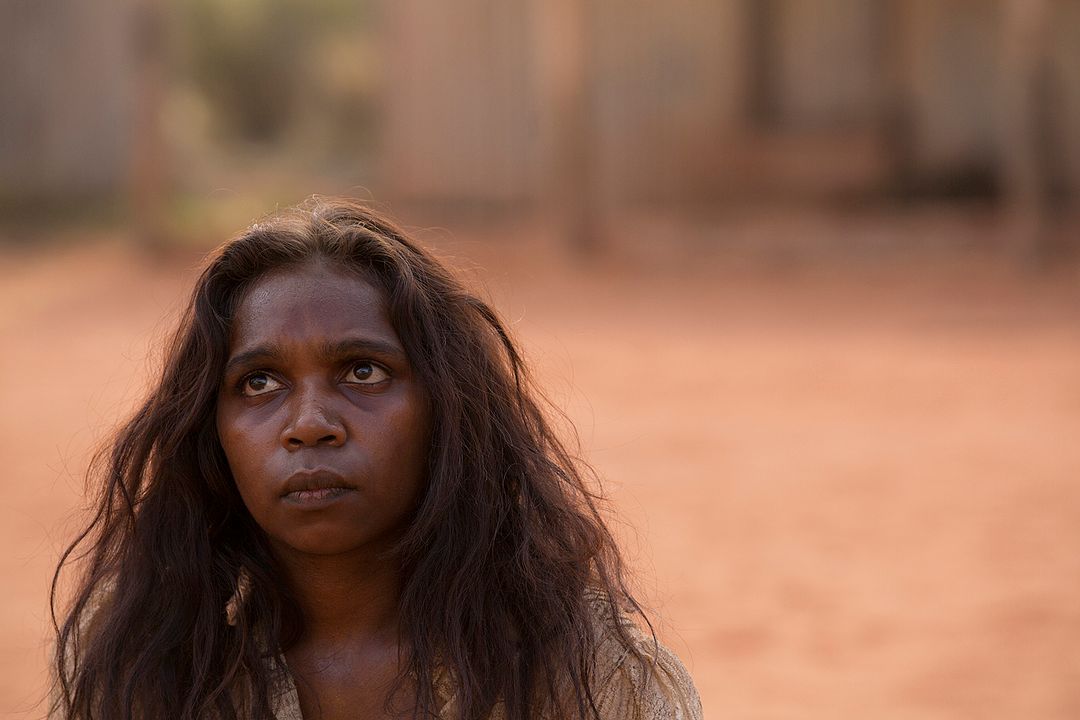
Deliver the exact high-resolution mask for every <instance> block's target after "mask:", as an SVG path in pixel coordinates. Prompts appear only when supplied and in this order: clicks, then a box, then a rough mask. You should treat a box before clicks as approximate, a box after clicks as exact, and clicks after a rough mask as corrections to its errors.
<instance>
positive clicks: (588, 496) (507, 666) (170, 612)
mask: <svg viewBox="0 0 1080 720" xmlns="http://www.w3.org/2000/svg"><path fill="white" fill-rule="evenodd" d="M313 260H322V261H328V262H330V263H334V264H336V265H337V266H340V267H344V268H348V269H351V270H356V271H358V272H360V273H362V274H363V277H365V278H368V279H370V281H371V282H372V283H373V284H374V285H376V287H378V288H379V289H380V290H381V291H382V292H383V294H384V295H385V298H386V300H387V307H388V311H389V314H390V319H391V322H392V324H393V327H394V329H395V330H396V331H397V333H398V336H399V337H400V338H401V341H402V342H403V344H404V346H405V350H406V352H407V353H408V356H409V358H410V361H411V363H412V365H413V367H414V368H415V370H416V372H417V373H418V377H419V378H420V379H421V382H422V383H423V385H424V387H425V388H426V390H427V392H428V394H429V396H430V398H431V403H432V414H433V418H434V420H433V428H432V441H431V446H430V451H429V457H428V465H427V478H426V486H425V488H424V490H423V491H422V496H421V497H420V499H419V501H418V506H417V508H416V511H415V514H414V516H413V517H412V519H411V521H410V523H409V526H408V527H407V529H406V531H405V534H404V536H403V538H402V539H401V541H400V545H399V547H398V550H399V551H400V552H399V553H397V554H396V557H397V558H399V561H400V562H401V568H402V576H403V588H402V591H401V596H400V605H399V611H400V618H401V621H400V627H401V633H402V637H401V641H402V643H401V647H402V648H403V649H404V655H403V661H402V669H401V672H400V674H399V676H398V678H397V688H398V689H400V688H403V687H406V686H407V687H411V688H415V689H416V693H417V706H416V707H417V715H418V716H422V717H434V716H435V715H436V714H437V710H438V705H437V695H436V692H435V687H436V682H437V681H438V680H440V678H441V679H442V681H445V682H449V684H450V686H451V688H452V690H453V692H454V693H455V695H456V698H457V702H458V707H459V708H460V713H461V717H462V718H463V720H480V719H481V718H485V717H487V716H488V715H489V714H490V713H491V711H492V709H493V708H494V707H495V706H496V705H499V704H501V705H502V708H503V711H504V712H505V714H506V717H507V718H508V719H510V720H526V718H534V717H537V716H538V715H539V714H541V713H548V712H555V713H557V714H559V715H560V716H563V717H567V716H570V715H577V716H579V717H580V718H583V719H584V718H588V717H592V716H595V715H596V714H597V709H596V696H595V691H596V689H597V688H596V678H595V677H594V676H593V675H592V674H591V670H592V668H593V666H594V662H595V659H596V656H597V650H598V647H599V645H600V643H601V641H602V638H601V637H600V633H599V632H598V630H597V627H596V623H595V621H594V618H595V617H596V613H597V609H596V604H597V603H598V602H599V603H601V604H602V605H603V606H604V610H605V611H606V612H610V613H619V612H633V613H637V614H639V615H641V617H642V618H644V614H643V613H642V611H641V607H640V606H639V605H638V603H637V602H636V601H635V600H634V598H633V596H632V594H631V592H630V591H629V589H628V587H627V583H626V581H625V579H624V570H623V564H622V561H621V559H620V555H619V551H618V549H617V546H616V543H615V541H614V539H613V537H612V535H611V533H610V532H609V530H608V528H607V527H606V526H605V523H604V521H603V517H602V514H601V503H602V498H601V497H600V496H599V495H598V494H597V492H596V491H595V490H594V489H592V486H591V482H589V477H590V475H589V474H588V472H587V468H586V466H584V465H582V464H581V462H580V461H578V460H576V459H575V458H574V457H573V456H572V455H571V453H569V452H568V451H567V449H566V447H565V446H564V445H563V444H562V443H561V442H560V439H559V438H558V437H557V436H556V433H555V432H554V431H553V428H552V426H551V424H550V422H549V420H548V418H547V417H546V411H545V408H546V407H547V405H546V404H545V403H543V402H542V401H541V397H542V396H541V395H539V394H538V393H537V392H536V391H535V390H534V389H533V387H532V386H531V384H530V382H529V379H528V377H527V374H526V368H525V365H524V363H523V361H522V358H521V355H520V354H519V351H518V349H517V347H516V345H515V344H514V342H513V341H512V340H511V338H510V336H509V334H508V332H507V330H506V328H505V326H504V325H503V324H502V323H501V321H500V320H499V318H498V317H497V315H496V314H495V312H494V311H493V310H492V309H491V308H490V307H489V306H488V305H487V304H485V303H484V302H482V301H481V300H480V299H478V298H477V297H476V296H475V295H474V294H471V293H470V292H468V291H467V290H466V289H465V288H464V286H463V285H462V284H461V283H460V282H459V281H458V280H457V279H455V277H454V276H453V275H452V274H451V273H450V272H448V271H447V269H446V268H445V267H444V266H443V265H442V264H440V262H439V261H437V260H436V259H435V258H434V257H433V256H432V255H431V254H429V253H428V252H427V251H426V250H424V249H422V248H421V247H419V246H418V245H417V244H415V243H414V242H413V241H412V240H410V239H409V238H408V237H407V236H406V235H405V233H403V232H402V231H401V230H400V229H398V228H397V227H395V226H394V225H393V224H391V223H390V222H388V221H387V220H386V219H384V218H382V217H380V216H379V215H378V214H377V213H375V212H373V211H372V210H370V209H368V208H366V207H363V206H360V205H357V204H353V203H350V202H348V201H342V200H324V199H320V198H313V199H312V200H310V201H308V202H307V203H305V204H304V205H302V206H300V207H298V208H296V209H294V210H290V211H287V212H285V213H282V214H279V215H277V216H275V217H272V218H270V219H268V220H266V221H263V222H260V223H257V224H255V225H253V226H252V227H250V228H249V229H248V230H247V231H245V232H244V233H242V234H241V235H239V236H238V237H236V238H234V239H233V240H231V241H229V242H228V243H226V244H225V245H224V246H223V247H222V248H220V249H219V250H218V251H217V252H216V253H215V254H214V255H212V256H211V258H210V260H209V263H208V265H207V266H206V268H205V270H204V271H203V272H202V274H201V276H200V278H199V280H198V282H197V283H196V285H195V288H194V291H193V294H192V298H191V302H190V304H189V306H188V308H187V310H186V312H185V314H184V316H183V318H182V320H181V324H180V327H179V329H178V330H177V332H176V334H175V336H174V337H173V339H172V341H171V344H170V345H169V346H168V349H167V352H166V355H165V362H164V367H163V370H162V373H161V376H160V379H159V380H158V382H157V383H156V385H155V386H154V387H153V389H152V390H151V392H150V393H149V396H148V398H147V399H146V401H145V402H144V403H143V404H142V406H141V407H140V408H139V409H138V411H137V412H136V413H135V414H134V417H132V418H131V419H130V421H128V422H127V424H126V425H124V426H123V427H122V428H121V429H120V430H119V432H118V434H117V435H116V437H115V438H114V439H113V440H112V442H111V443H110V445H109V446H108V447H107V448H106V449H105V450H104V451H103V452H102V453H100V454H99V455H98V457H97V458H96V459H95V462H94V463H93V464H92V466H91V476H90V477H91V478H92V479H95V480H96V481H97V483H98V487H99V490H98V495H97V497H96V501H95V510H94V512H93V514H92V518H91V520H90V522H89V524H88V526H87V527H86V528H85V530H84V531H83V532H82V533H81V534H80V535H79V536H78V537H77V538H76V540H75V541H74V542H73V543H72V544H71V545H70V546H69V547H68V549H67V550H66V551H65V552H64V554H63V555H62V557H61V560H60V563H59V565H58V567H57V570H56V574H55V575H54V578H53V585H52V593H51V607H52V615H53V625H54V627H55V630H56V634H57V646H56V652H55V658H54V664H55V673H56V680H55V688H54V700H53V703H54V707H53V712H54V713H57V714H58V715H59V716H61V717H65V718H70V719H71V720H75V719H79V720H89V719H90V718H99V719H100V718H109V719H110V720H134V719H136V718H138V719H140V720H141V719H145V718H181V719H183V720H193V719H194V718H204V717H218V718H239V717H243V718H269V717H271V714H272V707H273V704H274V701H275V694H276V693H278V692H280V684H279V683H280V671H281V668H280V667H279V666H278V665H276V663H275V658H276V656H277V653H279V652H280V651H282V650H286V649H288V648H289V647H290V646H291V645H292V643H294V642H295V641H296V640H297V639H298V637H299V636H300V634H301V633H302V630H303V618H302V617H301V614H300V612H299V610H298V608H297V604H296V602H295V600H294V599H293V598H292V597H290V595H289V593H288V590H287V589H285V587H286V586H285V583H283V582H282V581H281V573H280V569H279V568H278V566H277V564H276V562H275V559H274V556H273V554H272V552H271V551H270V549H269V545H268V543H267V541H266V538H265V536H264V535H263V533H262V532H261V531H260V529H259V528H258V526H257V525H256V524H255V522H254V520H253V519H252V518H251V516H250V515H249V514H248V512H247V509H246V508H245V506H244V503H243V501H242V500H241V497H240V495H239V493H238V491H237V489H236V487H235V484H234V482H233V479H232V475H231V474H230V471H229V467H228V464H227V462H226V459H225V455H224V452H223V450H222V447H221V444H220V442H219V440H218V435H217V430H216V425H215V406H216V397H217V393H218V389H219V386H220V384H221V382H222V374H223V368H224V365H225V362H226V359H227V353H228V349H229V332H230V324H231V321H232V318H233V316H234V314H235V312H236V310H237V307H238V305H239V303H240V301H241V300H242V298H243V297H244V294H245V292H246V290H247V289H249V288H250V287H251V286H252V284H253V283H255V282H256V281H257V280H258V279H259V278H261V277H263V276H264V275H265V274H266V273H268V272H270V271H274V270H279V269H281V268H288V267H292V266H299V265H302V264H304V263H307V262H311V261H313ZM76 560H81V562H79V563H75V561H76ZM73 564H77V565H78V567H80V568H81V573H80V575H79V576H78V581H77V582H76V583H75V585H74V591H73V593H72V595H71V597H70V600H69V601H68V602H67V603H66V604H65V605H66V607H65V608H64V609H61V608H60V605H61V602H60V599H59V597H60V592H59V590H58V588H59V584H60V577H61V573H62V571H63V570H64V569H65V567H68V566H71V565H73ZM241 577H243V578H244V580H243V582H242V583H241V584H242V585H243V588H242V589H243V593H242V594H243V602H241V603H236V596H237V594H238V590H239V588H238V582H240V581H239V578H241ZM230 601H232V602H231V603H230ZM227 604H233V605H234V607H233V608H232V609H233V612H231V613H230V614H229V617H228V618H226V614H225V611H224V608H225V607H226V605H227ZM646 622H647V620H646ZM613 629H614V632H615V635H616V639H617V640H618V641H619V642H621V643H622V644H624V645H625V646H626V648H627V651H628V652H630V653H632V655H633V657H635V658H637V660H639V661H641V662H645V657H644V654H643V653H641V652H639V651H637V650H636V649H635V647H634V643H633V641H632V639H631V637H630V636H629V634H628V631H627V630H626V629H625V628H624V627H623V626H622V625H621V624H619V623H615V624H614V625H613ZM388 702H389V700H388Z"/></svg>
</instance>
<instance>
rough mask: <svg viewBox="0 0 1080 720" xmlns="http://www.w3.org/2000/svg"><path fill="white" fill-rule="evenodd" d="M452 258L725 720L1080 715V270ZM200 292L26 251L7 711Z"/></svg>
mask: <svg viewBox="0 0 1080 720" xmlns="http://www.w3.org/2000/svg"><path fill="white" fill-rule="evenodd" d="M431 239H432V240H433V242H435V243H436V244H439V245H440V246H441V247H442V248H443V250H444V252H446V253H447V254H449V255H451V256H453V257H455V258H458V259H459V260H465V259H467V260H468V262H469V264H471V265H474V266H476V267H474V269H472V270H471V271H470V273H469V274H470V276H472V277H474V278H478V279H480V280H481V281H482V283H483V285H484V287H485V292H487V293H488V294H489V295H490V296H491V297H492V298H493V299H494V300H495V302H496V304H497V305H498V306H499V307H500V308H501V309H502V311H503V312H504V314H505V315H506V316H507V317H508V318H510V320H511V321H512V323H513V327H514V329H515V331H516V332H517V334H518V336H519V337H520V338H521V339H522V340H523V342H524V343H525V345H526V347H527V349H528V351H529V353H530V355H531V356H532V357H533V358H534V361H535V365H536V368H537V373H538V375H539V377H540V378H541V380H542V383H543V384H544V385H546V386H547V387H548V388H549V391H550V394H551V396H552V398H553V400H554V401H555V402H556V403H557V404H559V405H561V406H563V407H565V408H566V410H567V412H568V414H569V416H570V418H571V419H572V420H573V421H574V423H575V424H576V425H577V428H578V430H579V432H580V435H581V439H582V445H583V452H584V453H585V455H586V456H587V457H588V458H589V459H590V460H591V461H592V462H593V464H594V466H595V467H596V469H597V471H598V472H599V474H600V476H601V477H602V478H604V480H605V483H606V487H607V489H608V491H609V492H610V494H611V496H612V498H613V500H614V504H615V506H616V508H617V510H618V513H619V515H620V517H621V518H622V521H623V522H622V523H621V524H620V532H621V534H622V535H623V537H624V538H625V542H626V545H627V548H628V552H629V554H630V556H631V558H632V560H633V563H634V566H635V568H637V572H638V576H639V579H640V585H641V587H642V590H643V592H644V595H645V596H646V597H647V598H648V601H649V603H650V604H651V605H652V606H653V607H654V608H656V612H657V617H658V618H659V619H660V621H661V622H660V625H659V629H660V633H661V636H662V637H663V638H664V639H665V641H666V642H667V643H668V644H669V645H670V646H672V647H673V648H674V649H676V651H677V652H678V653H679V654H680V655H681V656H682V658H683V659H684V661H685V663H686V664H687V666H688V667H689V668H690V669H691V671H692V673H693V675H694V677H695V679H696V682H697V684H698V687H699V689H700V691H701V695H702V698H703V700H704V704H705V709H706V713H707V716H708V717H712V718H747V719H750V718H753V719H758V718H761V719H765V718H810V719H816V718H821V719H824V718H855V717H859V718H862V717H872V718H879V719H887V718H905V719H925V720H936V719H937V718H957V717H973V718H974V717H977V718H1017V719H1020V718H1025V719H1027V718H1045V719H1047V720H1052V719H1055V718H1073V717H1077V716H1078V715H1080V649H1078V648H1080V552H1078V551H1077V548H1080V441H1078V440H1077V438H1078V437H1080V373H1078V368H1080V362H1078V361H1080V302H1078V301H1080V290H1078V289H1077V288H1078V286H1080V283H1077V282H1075V275H1073V276H1072V277H1071V278H1070V277H1067V276H1062V275H1061V274H1057V275H1051V276H1049V277H1048V276H1040V275H1028V274H1024V273H1016V272H1008V271H1005V270H1002V269H1001V268H999V267H997V266H996V265H995V264H994V263H981V262H974V261H969V260H970V259H965V257H964V256H962V255H961V256H957V255H952V256H949V258H948V259H947V262H939V261H938V260H940V258H927V257H924V256H911V257H907V258H906V260H904V261H903V262H901V261H899V260H898V261H897V262H894V263H892V264H882V263H877V264H875V263H867V262H863V263H862V264H856V265H854V266H852V265H848V266H845V267H837V266H835V265H834V264H821V265H817V266H813V267H807V266H805V265H802V264H799V263H795V264H794V265H793V264H792V263H790V262H786V263H784V264H783V266H776V264H772V265H769V264H765V265H762V264H756V265H755V264H754V263H748V262H743V261H742V260H740V259H739V258H736V257H735V256H731V257H730V258H727V257H726V256H724V255H722V254H716V255H710V256H709V261H708V262H703V263H690V264H688V263H687V260H688V259H693V258H694V257H695V255H694V253H693V252H692V251H684V252H683V254H682V255H679V253H674V254H672V253H668V252H664V253H659V254H658V253H655V251H654V253H653V255H650V254H649V250H648V249H647V248H645V249H643V250H642V251H641V252H639V253H638V254H637V255H636V256H635V258H634V259H632V260H626V261H620V262H615V263H609V264H606V265H604V266H602V267H599V266H597V265H595V264H593V265H585V266H582V265H580V264H577V263H573V262H570V260H569V259H568V258H567V256H566V255H565V254H563V253H559V252H555V251H553V250H552V249H551V248H550V247H548V246H546V245H544V243H543V242H541V241H529V240H527V239H524V240H521V241H520V242H499V238H498V237H497V236H496V235H493V234H490V233H489V234H486V235H477V236H476V237H475V238H472V237H469V238H465V239H463V238H461V237H458V238H449V239H448V238H447V237H446V236H445V235H437V236H435V237H433V238H431ZM726 260H731V261H730V262H727V261H726ZM931 260H933V262H930V261H931ZM192 278H193V271H192V270H191V263H190V262H189V261H187V260H173V261H165V262H162V261H158V262H150V261H148V260H146V259H145V258H142V257H140V256H139V255H138V254H136V253H133V252H131V251H130V250H128V249H125V247H124V246H123V245H122V244H115V243H109V242H101V241H99V240H92V239H91V240H87V241H86V242H84V243H80V244H78V245H73V246H69V247H67V248H66V249H63V250H60V251H53V252H50V253H48V254H28V253H16V252H14V251H11V250H9V251H6V252H2V253H0V404H2V412H0V455H2V456H3V457H4V458H5V477H4V479H3V482H4V498H5V502H4V503H3V504H2V509H0V542H2V544H3V546H4V547H5V548H6V551H5V552H4V553H3V555H2V556H0V578H3V580H4V582H5V584H6V590H5V592H4V594H3V600H2V603H3V605H2V609H3V612H0V637H2V638H3V643H2V646H0V714H4V716H5V717H12V718H30V717H38V716H40V715H41V714H42V711H41V708H40V707H36V706H35V701H36V700H37V699H38V698H39V697H40V694H41V692H42V686H43V679H44V667H45V654H46V644H45V640H44V639H43V638H44V636H45V634H46V623H47V613H46V610H45V608H46V594H47V583H48V578H49V576H50V572H51V569H52V566H53V564H54V563H55V559H56V554H57V552H58V548H59V547H60V546H61V544H62V542H63V541H64V539H65V538H67V537H68V536H69V535H70V534H71V532H72V531H73V529H74V527H75V526H76V524H75V521H74V519H73V515H74V513H75V512H76V511H77V510H78V508H79V507H80V506H81V503H82V500H81V497H82V473H83V472H84V470H85V465H86V461H87V457H88V453H89V452H90V450H91V448H92V447H93V446H94V445H95V444H96V443H98V442H100V441H101V440H102V439H103V438H105V437H107V435H108V433H109V430H110V429H111V428H112V427H114V425H115V423H116V422H117V421H118V419H119V418H120V417H122V416H123V414H124V413H125V412H127V410H128V409H129V408H130V407H131V405H132V403H133V402H134V400H135V399H137V398H138V396H139V393H140V388H141V387H142V384H143V382H144V380H145V377H146V373H147V369H148V368H149V367H151V366H152V364H153V351H152V350H150V348H152V347H153V346H154V344H155V342H156V341H158V340H159V339H160V338H161V337H162V336H163V335H164V334H165V333H166V332H167V331H168V329H169V328H170V327H171V323H172V319H173V317H174V314H175V311H176V308H177V306H178V304H179V302H180V298H181V297H182V295H183V293H184V292H185V290H186V288H187V287H189V286H190V282H191V281H192Z"/></svg>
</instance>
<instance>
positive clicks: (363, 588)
mask: <svg viewBox="0 0 1080 720" xmlns="http://www.w3.org/2000/svg"><path fill="white" fill-rule="evenodd" d="M277 555H278V558H279V560H280V562H281V565H282V568H283V569H284V571H285V575H286V580H287V582H288V583H289V587H290V589H291V591H292V594H293V596H294V597H295V598H296V601H297V603H298V604H299V606H300V612H301V613H302V614H303V618H304V638H303V639H304V640H305V641H308V642H311V641H325V642H341V641H346V640H349V639H354V640H355V639H361V638H368V639H374V638H376V637H384V638H389V637H396V635H397V628H398V598H399V596H400V594H401V571H400V568H399V567H398V565H397V563H396V562H395V561H394V560H393V559H392V558H390V557H389V556H387V555H386V554H384V553H365V554H362V555H361V554H359V553H357V554H347V555H331V556H327V555H309V554H304V553H297V552H295V551H294V550H291V549H280V548H279V549H278V552H277Z"/></svg>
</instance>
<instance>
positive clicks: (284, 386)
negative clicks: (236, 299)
mask: <svg viewBox="0 0 1080 720" xmlns="http://www.w3.org/2000/svg"><path fill="white" fill-rule="evenodd" d="M430 415H431V412H430V408H429V401H428V397H427V394H426V392H425V390H424V388H423V387H421V384H420V382H419V379H418V378H417V377H416V375H415V374H414V373H413V370H412V368H411V366H410V364H409V358H408V357H407V356H406V354H405V350H404V347H403V346H402V343H401V341H400V339H399V338H398V336H397V333H396V332H395V331H394V328H393V327H392V326H391V324H390V321H389V319H388V317H387V312H386V307H385V301H384V298H383V295H382V293H381V292H380V291H379V290H378V289H376V288H375V287H374V286H372V285H371V284H370V283H368V282H365V281H364V280H362V279H359V278H358V277H357V276H356V275H354V274H349V273H347V272H344V271H342V270H340V269H336V268H333V267H330V266H328V265H325V264H323V263H313V264H311V265H305V266H302V267H299V268H292V269H289V270H286V271H281V272H276V273H272V274H270V275H268V276H266V277H264V278H262V279H261V280H259V281H258V282H256V284H255V285H254V286H253V287H252V288H251V289H250V290H249V291H248V292H247V294H246V295H245V296H244V298H243V301H242V302H241V303H240V306H239V308H238V310H237V313H236V315H235V318H234V321H233V328H232V337H231V339H230V347H229V359H228V361H227V363H226V368H225V374H224V378H223V381H222V384H221V388H220V390H219V392H218V400H217V429H218V436H219V438H220V439H221V445H222V447H223V448H224V450H225V455H226V457H227V458H228V461H229V467H230V468H231V470H232V474H233V478H234V479H235V481H236V487H237V488H238V489H239V491H240V495H241V496H242V497H243V499H244V504H245V505H246V506H247V509H248V511H249V512H250V513H251V515H252V517H253V518H254V519H255V521H256V522H257V523H258V524H259V526H260V527H262V529H263V530H264V531H266V533H267V535H268V536H269V537H270V540H271V543H272V544H273V545H274V547H275V548H276V549H277V550H278V551H279V552H288V551H296V552H300V553H305V554H318V555H330V554H340V553H348V552H351V551H362V550H379V549H383V548H384V547H385V546H386V545H387V544H388V543H390V542H392V541H393V540H394V539H396V537H397V536H398V535H399V534H400V532H401V530H402V529H403V528H404V525H405V523H406V522H407V521H408V518H409V516H410V514H411V512H412V511H413V509H414V508H415V506H416V503H417V501H418V498H419V495H420V493H421V492H422V488H423V487H424V484H425V481H426V478H425V474H426V469H427V457H428V446H429V443H430V436H431V417H430Z"/></svg>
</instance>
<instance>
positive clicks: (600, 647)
mask: <svg viewBox="0 0 1080 720" xmlns="http://www.w3.org/2000/svg"><path fill="white" fill-rule="evenodd" d="M590 605H591V606H592V608H593V614H594V622H595V624H596V632H597V638H598V644H597V653H596V663H595V666H594V675H593V677H594V683H595V684H594V688H595V689H594V696H595V700H596V705H597V709H598V710H599V711H600V717H601V718H604V720H607V719H608V718H612V719H614V718H620V719H621V718H632V719H637V720H701V717H702V710H701V699H700V698H699V697H698V692H697V688H695V687H694V681H693V679H691V677H690V673H689V672H688V671H687V670H686V666H684V665H683V663H682V661H680V660H679V658H678V656H676V655H675V653H673V652H672V651H671V650H670V649H668V648H667V647H666V646H665V645H664V644H663V643H661V642H659V640H657V639H656V637H655V636H654V635H653V633H652V632H645V631H644V630H642V628H641V627H640V626H639V625H638V624H637V623H636V622H634V620H633V619H632V618H631V617H630V616H628V615H627V614H626V613H625V612H623V611H622V610H621V609H619V608H618V606H617V605H616V604H615V603H613V602H611V601H610V600H609V599H608V597H607V596H606V595H603V594H600V593H595V594H593V595H591V596H590Z"/></svg>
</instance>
